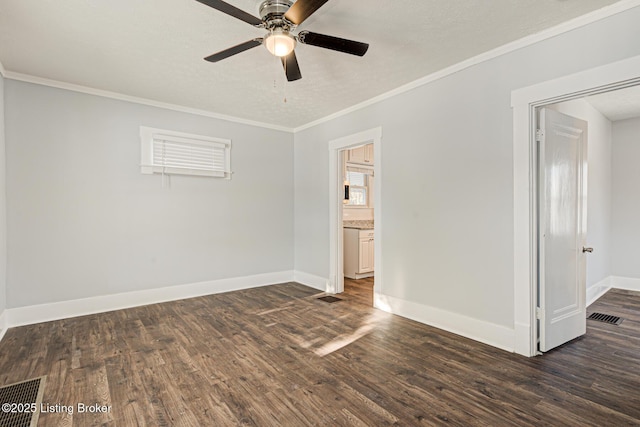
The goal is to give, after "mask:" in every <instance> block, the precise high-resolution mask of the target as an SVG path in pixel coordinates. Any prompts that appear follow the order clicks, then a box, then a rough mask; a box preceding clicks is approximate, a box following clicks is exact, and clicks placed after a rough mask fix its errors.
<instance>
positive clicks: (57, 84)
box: [2, 69, 293, 133]
mask: <svg viewBox="0 0 640 427" xmlns="http://www.w3.org/2000/svg"><path fill="white" fill-rule="evenodd" d="M2 70H4V69H2ZM3 75H4V77H5V78H7V79H10V80H17V81H21V82H26V83H33V84H38V85H41V86H49V87H53V88H57V89H65V90H70V91H72V92H80V93H85V94H88V95H95V96H101V97H103V98H111V99H117V100H119V101H126V102H132V103H135V104H142V105H148V106H151V107H158V108H164V109H166V110H172V111H179V112H181V113H188V114H195V115H198V116H204V117H210V118H213V119H219V120H225V121H228V122H233V123H240V124H243V125H249V126H256V127H261V128H265V129H271V130H277V131H282V132H289V133H292V132H293V129H292V128H288V127H284V126H278V125H274V124H271V123H264V122H259V121H255V120H249V119H243V118H240V117H235V116H228V115H225V114H220V113H214V112H212V111H207V110H200V109H197V108H191V107H185V106H183V105H177V104H171V103H167V102H161V101H155V100H153V99H147V98H140V97H137V96H130V95H125V94H122V93H118V92H110V91H107V90H102V89H95V88H92V87H89V86H81V85H76V84H73V83H67V82H61V81H58V80H52V79H47V78H44V77H36V76H31V75H28V74H22V73H16V72H13V71H6V70H4V72H3Z"/></svg>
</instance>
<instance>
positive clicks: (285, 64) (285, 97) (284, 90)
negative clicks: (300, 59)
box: [282, 59, 289, 104]
mask: <svg viewBox="0 0 640 427" xmlns="http://www.w3.org/2000/svg"><path fill="white" fill-rule="evenodd" d="M282 63H283V64H284V75H285V76H288V75H289V74H287V60H286V59H285V60H284V61H283V62H282ZM282 95H283V97H284V100H283V102H284V103H285V104H286V103H287V82H286V81H285V82H284V84H283V85H282Z"/></svg>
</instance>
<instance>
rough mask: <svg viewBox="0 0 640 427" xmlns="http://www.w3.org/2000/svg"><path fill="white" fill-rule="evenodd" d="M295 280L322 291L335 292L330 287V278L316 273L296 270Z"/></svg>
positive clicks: (294, 273)
mask: <svg viewBox="0 0 640 427" xmlns="http://www.w3.org/2000/svg"><path fill="white" fill-rule="evenodd" d="M293 281H294V282H297V283H300V284H302V285H305V286H309V287H310V288H313V289H317V290H319V291H321V292H327V293H333V292H331V289H330V288H329V279H327V278H325V277H320V276H316V275H314V274H309V273H305V272H304V271H294V272H293Z"/></svg>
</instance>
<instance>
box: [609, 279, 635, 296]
mask: <svg viewBox="0 0 640 427" xmlns="http://www.w3.org/2000/svg"><path fill="white" fill-rule="evenodd" d="M611 287H612V288H616V289H625V290H627V291H638V292H640V279H637V278H634V277H620V276H612V277H611Z"/></svg>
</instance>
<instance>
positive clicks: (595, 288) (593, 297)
mask: <svg viewBox="0 0 640 427" xmlns="http://www.w3.org/2000/svg"><path fill="white" fill-rule="evenodd" d="M611 284H612V276H609V277H606V278H604V279H602V280H601V281H599V282H598V283H594V284H593V285H591V286H589V287H588V288H587V307H589V306H590V305H591V304H593V303H594V302H596V301H597V300H598V298H600V297H601V296H603V295H604V294H606V293H607V291H608V290H609V289H611V288H612V287H613V286H612V285H611Z"/></svg>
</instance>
